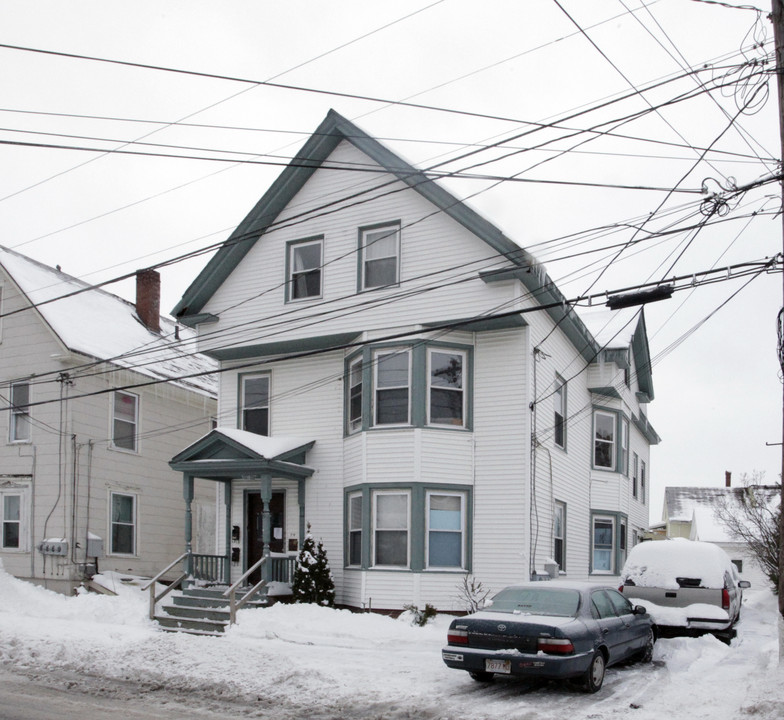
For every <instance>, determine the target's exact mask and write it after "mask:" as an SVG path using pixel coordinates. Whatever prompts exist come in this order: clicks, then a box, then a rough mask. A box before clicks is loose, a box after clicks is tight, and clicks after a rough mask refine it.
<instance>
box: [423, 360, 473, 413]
mask: <svg viewBox="0 0 784 720" xmlns="http://www.w3.org/2000/svg"><path fill="white" fill-rule="evenodd" d="M464 367H465V353H464V352H460V351H448V350H441V349H434V348H430V349H429V350H428V398H429V401H428V423H429V424H430V425H451V426H455V425H456V426H458V427H464V426H465V393H464V392H463V368H464Z"/></svg>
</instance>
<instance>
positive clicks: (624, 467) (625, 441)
mask: <svg viewBox="0 0 784 720" xmlns="http://www.w3.org/2000/svg"><path fill="white" fill-rule="evenodd" d="M620 450H621V472H622V473H623V474H624V475H626V476H627V477H628V475H629V421H628V420H627V419H626V418H621V448H620Z"/></svg>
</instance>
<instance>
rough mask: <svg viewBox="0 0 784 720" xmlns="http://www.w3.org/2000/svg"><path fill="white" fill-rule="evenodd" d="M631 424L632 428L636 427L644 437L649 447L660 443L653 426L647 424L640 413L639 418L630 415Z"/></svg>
mask: <svg viewBox="0 0 784 720" xmlns="http://www.w3.org/2000/svg"><path fill="white" fill-rule="evenodd" d="M632 423H634V427H636V428H637V429H638V430H639V431H640V432H641V433H642V434H643V435H644V436H645V439H646V440H647V441H648V442H649V443H650V444H651V445H658V444H659V443H660V442H661V438H660V437H659V435H658V433H657V432H656V431H655V430H654V429H653V425H651V424H650V423H649V422H648V418H647V417H645V415H643V414H642V413H640V416H639V417H637V416H636V415H632Z"/></svg>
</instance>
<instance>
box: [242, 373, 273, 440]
mask: <svg viewBox="0 0 784 720" xmlns="http://www.w3.org/2000/svg"><path fill="white" fill-rule="evenodd" d="M241 418H242V428H241V429H242V430H247V431H248V432H252V433H256V434H257V435H269V429H270V378H269V375H246V376H244V377H243V378H242V410H241Z"/></svg>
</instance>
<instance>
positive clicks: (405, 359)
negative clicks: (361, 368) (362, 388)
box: [376, 350, 410, 425]
mask: <svg viewBox="0 0 784 720" xmlns="http://www.w3.org/2000/svg"><path fill="white" fill-rule="evenodd" d="M409 358H410V354H409V352H408V350H395V351H393V352H386V353H377V354H376V425H406V424H408V423H409V422H410V418H409V387H410V373H409V367H410V363H409Z"/></svg>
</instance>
